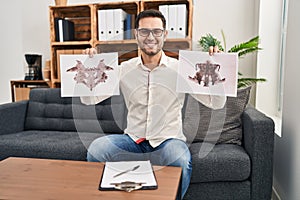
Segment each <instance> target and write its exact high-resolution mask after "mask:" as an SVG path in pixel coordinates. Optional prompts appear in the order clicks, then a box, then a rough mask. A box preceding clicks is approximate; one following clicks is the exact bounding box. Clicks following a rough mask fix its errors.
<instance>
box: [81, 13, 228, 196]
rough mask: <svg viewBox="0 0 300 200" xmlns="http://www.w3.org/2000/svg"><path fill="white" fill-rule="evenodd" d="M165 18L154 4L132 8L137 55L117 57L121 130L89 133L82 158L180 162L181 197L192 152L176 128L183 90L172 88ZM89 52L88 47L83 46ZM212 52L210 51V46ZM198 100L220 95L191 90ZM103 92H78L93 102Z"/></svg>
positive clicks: (216, 100) (217, 100)
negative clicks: (122, 117) (123, 123)
mask: <svg viewBox="0 0 300 200" xmlns="http://www.w3.org/2000/svg"><path fill="white" fill-rule="evenodd" d="M167 34H168V33H167V31H166V20H165V18H164V16H163V15H162V14H161V13H160V12H159V11H157V10H145V11H143V12H141V13H139V14H138V16H137V18H136V24H135V37H136V39H137V42H138V46H139V48H140V49H141V56H139V57H136V58H132V59H130V60H128V61H125V62H122V63H121V66H120V67H119V69H120V71H119V76H120V90H121V92H122V94H123V96H124V100H125V104H126V106H127V109H128V115H127V127H126V129H125V131H124V134H111V135H107V136H103V137H100V138H97V139H95V140H94V141H93V142H92V143H91V145H90V146H89V148H88V154H87V160H88V161H95V162H97V161H100V162H106V161H125V160H126V161H127V160H150V161H151V163H152V164H154V165H162V166H166V165H168V166H179V167H181V168H182V183H181V186H182V188H181V192H182V196H181V197H179V198H183V196H184V194H185V193H186V191H187V188H188V186H189V183H190V178H191V172H192V158H191V154H190V151H189V148H188V146H187V144H186V142H185V141H186V138H185V136H184V134H183V130H182V114H181V110H182V107H183V104H184V99H185V98H184V96H185V94H183V93H177V92H176V81H177V68H178V60H177V59H174V58H171V57H168V56H166V55H165V53H164V52H163V50H162V48H163V45H164V42H165V40H166V37H167ZM84 53H86V54H90V55H91V56H92V55H93V54H95V53H96V50H95V49H94V48H91V49H86V50H85V51H84ZM211 53H212V52H211ZM191 95H192V96H193V97H194V98H195V99H197V100H198V101H199V102H201V103H202V104H204V105H206V106H208V107H210V108H213V109H219V108H222V107H223V106H224V104H225V102H226V97H225V96H213V95H200V94H198V95H195V94H191ZM106 98H108V96H106V97H103V96H102V97H81V101H82V102H83V103H84V104H96V103H99V102H101V101H102V100H104V99H106Z"/></svg>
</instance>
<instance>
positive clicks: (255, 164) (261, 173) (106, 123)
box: [0, 88, 274, 200]
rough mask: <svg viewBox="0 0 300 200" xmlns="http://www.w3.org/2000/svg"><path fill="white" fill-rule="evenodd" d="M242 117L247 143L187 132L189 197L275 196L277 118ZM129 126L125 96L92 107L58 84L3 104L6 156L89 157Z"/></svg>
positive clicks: (0, 120)
mask: <svg viewBox="0 0 300 200" xmlns="http://www.w3.org/2000/svg"><path fill="white" fill-rule="evenodd" d="M186 102H188V101H186ZM193 103H195V102H193ZM197 103H198V102H197ZM188 104H189V105H185V109H184V111H183V112H184V113H183V114H184V115H183V116H184V124H185V125H184V127H185V129H187V128H190V129H191V126H190V124H191V123H190V122H189V120H188V119H190V120H191V116H187V115H190V114H189V112H187V111H186V109H187V107H189V106H191V105H193V104H191V103H188ZM190 110H191V109H190ZM192 110H193V109H192ZM185 112H186V113H185ZM189 117H190V118H189ZM192 117H193V116H192ZM239 118H240V121H241V125H239V126H240V127H239V128H240V129H241V130H242V140H241V145H239V144H234V143H232V142H231V143H230V142H218V141H216V142H215V143H214V142H206V141H198V140H193V137H194V136H192V137H191V136H187V137H188V138H189V141H190V144H189V145H190V151H191V153H192V156H193V172H192V179H191V184H190V187H189V189H188V192H187V194H186V196H185V199H190V200H198V199H205V200H207V199H214V200H216V199H222V200H224V199H239V200H247V199H256V200H263V199H267V200H269V199H271V189H272V168H273V139H274V124H273V121H272V120H271V119H270V118H268V117H267V116H265V115H264V114H262V113H261V112H259V111H258V110H256V109H255V108H253V107H251V106H248V107H246V108H245V109H244V110H243V111H242V115H241V116H239ZM195 120H196V119H195ZM195 120H194V121H195ZM197 124H199V126H200V125H201V121H200V122H197ZM125 127H126V107H125V105H124V101H123V99H122V96H113V97H111V98H110V99H107V100H105V101H103V102H102V103H100V104H98V105H95V106H87V105H83V104H81V102H80V100H79V98H61V97H60V89H58V88H56V89H47V88H40V89H33V90H31V93H30V100H28V101H20V102H14V103H7V104H2V105H0V149H1V150H0V160H3V159H5V158H7V157H10V156H17V157H32V158H51V159H67V160H86V153H87V147H88V146H89V144H90V143H91V142H92V141H93V140H94V139H95V138H97V137H100V136H103V135H105V134H121V133H122V132H123V130H124V128H125ZM196 131H198V130H196ZM187 132H189V131H187Z"/></svg>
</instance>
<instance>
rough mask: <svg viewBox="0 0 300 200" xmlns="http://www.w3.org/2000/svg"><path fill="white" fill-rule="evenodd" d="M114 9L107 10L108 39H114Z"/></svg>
mask: <svg viewBox="0 0 300 200" xmlns="http://www.w3.org/2000/svg"><path fill="white" fill-rule="evenodd" d="M114 36H115V34H114V9H108V10H106V40H114Z"/></svg>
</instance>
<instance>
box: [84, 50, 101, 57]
mask: <svg viewBox="0 0 300 200" xmlns="http://www.w3.org/2000/svg"><path fill="white" fill-rule="evenodd" d="M82 53H83V54H88V55H89V57H90V58H92V57H93V56H94V55H95V54H97V49H96V48H86V49H84V50H82Z"/></svg>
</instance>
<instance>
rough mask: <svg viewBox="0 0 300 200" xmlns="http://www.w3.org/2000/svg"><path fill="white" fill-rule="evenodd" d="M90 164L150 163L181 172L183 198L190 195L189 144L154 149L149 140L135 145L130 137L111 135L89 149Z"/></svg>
mask: <svg viewBox="0 0 300 200" xmlns="http://www.w3.org/2000/svg"><path fill="white" fill-rule="evenodd" d="M87 160H88V161H90V162H106V161H134V160H150V162H151V163H152V164H153V165H161V166H177V167H181V168H182V177H181V198H183V196H184V194H185V193H186V191H187V188H188V186H189V183H190V179H191V173H192V157H191V153H190V151H189V149H188V146H187V145H186V143H185V142H184V141H182V140H178V139H168V140H166V141H164V142H163V143H162V144H160V145H159V146H158V147H156V148H153V147H152V146H151V145H150V144H149V142H148V141H147V140H145V141H144V142H141V143H140V144H136V143H135V141H133V140H132V139H131V138H130V137H129V136H128V135H127V134H112V135H107V136H103V137H99V138H97V139H95V140H94V141H93V142H92V143H91V145H90V146H89V148H88V153H87Z"/></svg>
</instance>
